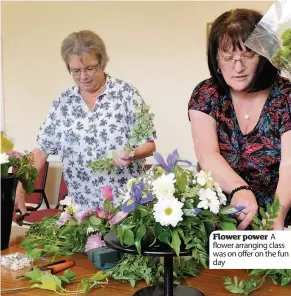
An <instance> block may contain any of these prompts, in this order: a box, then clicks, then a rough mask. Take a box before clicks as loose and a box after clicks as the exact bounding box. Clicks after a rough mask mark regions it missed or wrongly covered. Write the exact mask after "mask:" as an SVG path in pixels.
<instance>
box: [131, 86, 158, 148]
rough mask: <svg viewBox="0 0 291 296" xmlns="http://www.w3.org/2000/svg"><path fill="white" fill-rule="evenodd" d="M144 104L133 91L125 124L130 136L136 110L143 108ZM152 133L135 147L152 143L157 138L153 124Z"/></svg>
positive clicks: (139, 96) (137, 93)
mask: <svg viewBox="0 0 291 296" xmlns="http://www.w3.org/2000/svg"><path fill="white" fill-rule="evenodd" d="M145 105H146V104H145V102H144V100H143V98H142V97H141V95H140V94H139V92H138V91H137V90H136V89H135V90H134V92H133V95H132V99H131V101H130V104H129V110H128V111H129V112H128V116H127V122H128V125H129V129H130V131H131V134H132V129H133V127H134V125H135V123H136V113H137V110H138V109H137V108H139V107H142V106H145ZM150 113H152V110H151V109H150ZM152 128H153V130H152V133H149V134H148V135H147V137H145V138H144V139H143V140H141V141H139V142H138V143H137V145H136V146H140V145H142V144H144V143H146V142H150V141H154V140H155V139H156V138H157V133H156V129H155V126H154V124H153V123H152Z"/></svg>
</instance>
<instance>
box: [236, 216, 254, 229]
mask: <svg viewBox="0 0 291 296" xmlns="http://www.w3.org/2000/svg"><path fill="white" fill-rule="evenodd" d="M252 221H253V213H251V212H250V213H248V214H247V215H246V216H245V218H244V219H243V220H242V222H241V223H240V224H239V225H238V227H237V229H238V230H244V229H246V228H247V227H248V226H249V225H250V224H251V222H252Z"/></svg>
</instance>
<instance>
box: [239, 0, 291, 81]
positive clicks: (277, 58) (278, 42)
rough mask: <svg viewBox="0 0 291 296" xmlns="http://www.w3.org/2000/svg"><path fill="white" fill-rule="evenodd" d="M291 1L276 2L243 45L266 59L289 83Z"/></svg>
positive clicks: (290, 71)
mask: <svg viewBox="0 0 291 296" xmlns="http://www.w3.org/2000/svg"><path fill="white" fill-rule="evenodd" d="M290 11H291V1H290V0H276V1H275V3H274V4H273V5H272V6H271V7H270V9H269V10H268V11H267V13H266V14H265V15H264V16H263V18H262V19H261V21H260V22H259V23H258V24H257V26H256V28H255V30H254V31H253V32H252V34H251V35H250V36H249V37H248V39H247V40H246V42H245V45H246V46H247V47H249V48H250V49H252V50H253V51H255V52H257V53H259V54H260V55H262V56H264V57H266V58H267V59H268V60H269V61H270V62H271V63H272V64H273V65H274V66H275V67H276V68H278V69H279V70H282V71H283V72H284V73H285V74H286V76H287V77H288V78H289V80H290V81H291V14H290Z"/></svg>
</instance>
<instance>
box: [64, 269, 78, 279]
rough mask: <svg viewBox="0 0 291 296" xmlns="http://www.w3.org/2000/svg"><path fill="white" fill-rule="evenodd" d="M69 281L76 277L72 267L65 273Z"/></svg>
mask: <svg viewBox="0 0 291 296" xmlns="http://www.w3.org/2000/svg"><path fill="white" fill-rule="evenodd" d="M63 275H64V276H65V277H66V278H67V279H68V280H69V281H71V280H72V279H74V278H75V277H76V274H75V273H74V272H72V271H71V270H70V269H66V270H65V271H64V274H63Z"/></svg>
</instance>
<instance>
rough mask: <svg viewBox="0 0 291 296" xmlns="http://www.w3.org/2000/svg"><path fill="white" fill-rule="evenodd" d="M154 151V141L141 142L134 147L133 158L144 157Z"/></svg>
mask: <svg viewBox="0 0 291 296" xmlns="http://www.w3.org/2000/svg"><path fill="white" fill-rule="evenodd" d="M155 151H156V144H155V142H154V141H151V142H146V143H143V144H142V145H140V146H138V147H136V148H135V149H134V157H133V159H144V158H146V157H149V156H152V155H153V153H154V152H155Z"/></svg>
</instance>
